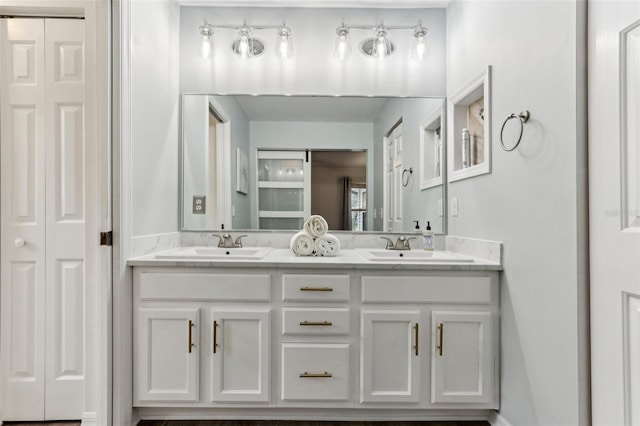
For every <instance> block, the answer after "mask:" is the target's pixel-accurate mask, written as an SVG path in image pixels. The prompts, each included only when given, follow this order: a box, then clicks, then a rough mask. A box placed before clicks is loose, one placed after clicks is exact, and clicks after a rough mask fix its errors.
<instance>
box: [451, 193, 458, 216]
mask: <svg viewBox="0 0 640 426" xmlns="http://www.w3.org/2000/svg"><path fill="white" fill-rule="evenodd" d="M451 216H458V197H451Z"/></svg>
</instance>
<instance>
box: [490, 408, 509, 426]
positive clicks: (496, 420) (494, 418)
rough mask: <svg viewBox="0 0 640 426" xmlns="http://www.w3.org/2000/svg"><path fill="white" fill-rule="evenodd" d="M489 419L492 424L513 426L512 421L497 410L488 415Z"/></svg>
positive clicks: (494, 425)
mask: <svg viewBox="0 0 640 426" xmlns="http://www.w3.org/2000/svg"><path fill="white" fill-rule="evenodd" d="M487 421H488V422H489V423H490V424H491V426H511V423H509V421H508V420H507V419H505V418H504V417H502V416H501V415H500V414H499V413H498V412H497V411H492V412H491V413H490V414H489V416H488V417H487Z"/></svg>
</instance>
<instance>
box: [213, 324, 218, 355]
mask: <svg viewBox="0 0 640 426" xmlns="http://www.w3.org/2000/svg"><path fill="white" fill-rule="evenodd" d="M217 352H218V321H214V322H213V353H214V354H215V353H217Z"/></svg>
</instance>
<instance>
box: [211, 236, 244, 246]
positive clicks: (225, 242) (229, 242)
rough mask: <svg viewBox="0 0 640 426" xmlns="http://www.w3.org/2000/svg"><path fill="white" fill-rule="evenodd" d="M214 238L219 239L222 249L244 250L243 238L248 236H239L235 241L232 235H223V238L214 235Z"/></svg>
mask: <svg viewBox="0 0 640 426" xmlns="http://www.w3.org/2000/svg"><path fill="white" fill-rule="evenodd" d="M213 236H214V237H218V247H221V248H242V237H246V235H239V236H238V237H237V238H236V240H235V241H233V238H231V235H230V234H222V236H220V235H217V234H213Z"/></svg>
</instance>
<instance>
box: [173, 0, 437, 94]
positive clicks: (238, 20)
mask: <svg viewBox="0 0 640 426" xmlns="http://www.w3.org/2000/svg"><path fill="white" fill-rule="evenodd" d="M205 18H207V19H208V21H209V23H210V24H212V25H221V24H224V25H239V24H242V22H243V20H244V19H247V20H248V22H249V24H253V25H260V24H269V25H279V24H280V23H282V21H283V20H284V19H286V21H287V25H288V26H289V27H290V28H291V30H292V32H293V41H294V49H295V56H294V58H292V59H291V60H290V61H287V62H286V63H282V61H280V60H279V59H278V58H276V56H275V54H274V51H273V46H274V42H275V38H276V37H275V31H273V30H269V31H261V32H260V33H259V34H258V35H257V37H258V38H261V39H262V40H263V41H264V42H265V43H266V45H267V49H268V51H266V52H265V54H264V55H262V56H260V57H258V58H252V59H250V60H242V59H240V57H239V56H237V55H235V54H234V53H232V52H231V48H230V46H231V43H232V41H233V40H234V38H237V32H236V31H234V30H216V33H215V35H214V40H215V48H214V55H213V58H212V59H211V60H205V59H203V58H202V57H201V56H200V46H201V37H200V35H199V32H198V27H199V26H201V25H202V24H203V20H204V19H205ZM343 18H344V19H345V21H346V22H347V24H361V25H372V26H373V25H376V24H378V23H379V21H380V19H384V22H385V24H386V25H412V26H413V25H416V24H417V21H418V19H422V21H423V25H424V26H425V27H427V28H428V31H429V33H428V40H429V43H430V45H429V54H428V57H427V58H426V59H425V61H423V62H421V63H418V62H412V61H411V60H410V59H409V56H408V55H409V51H410V46H411V41H413V40H412V39H413V37H412V36H411V31H410V30H404V31H392V32H391V39H392V40H394V41H396V44H397V45H398V50H397V51H396V52H395V53H394V54H393V55H392V56H390V57H388V58H387V59H386V60H384V61H376V60H372V59H371V58H366V57H364V55H361V54H360V53H358V52H357V51H356V50H357V48H358V44H359V43H360V41H361V40H362V39H364V38H365V37H370V35H369V32H368V31H363V30H353V31H352V32H351V35H352V36H353V40H352V47H353V54H352V55H351V57H350V58H349V59H348V60H347V61H345V62H341V61H340V60H338V59H335V58H334V57H333V56H332V51H333V44H334V41H335V29H336V28H337V27H339V26H340V24H341V20H342V19H343ZM180 31H181V33H180V34H181V49H180V50H181V51H180V86H181V90H182V91H186V92H194V93H195V92H199V93H232V94H255V93H258V94H303V95H308V94H327V95H334V94H343V95H346V94H350V95H392V96H399V95H411V96H444V93H445V46H446V43H445V12H444V10H443V9H404V10H403V9H330V8H322V9H312V8H257V7H254V8H244V9H243V8H215V7H209V8H206V7H182V8H181V30H180Z"/></svg>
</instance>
